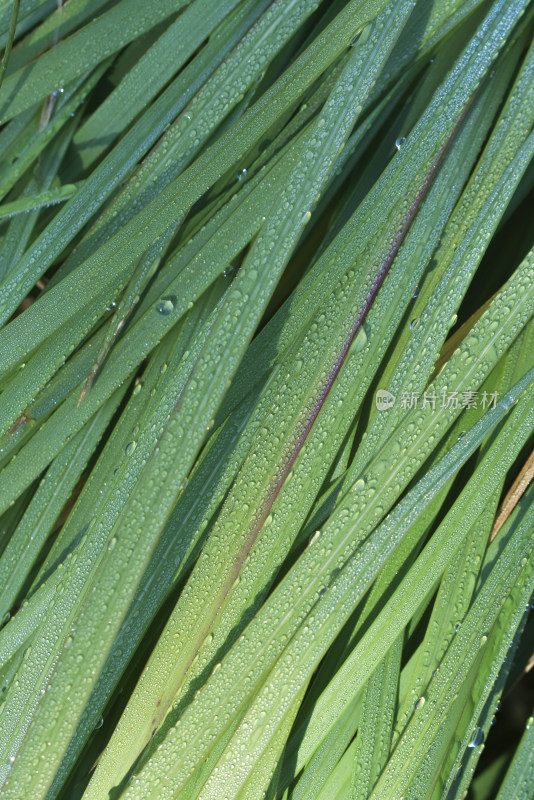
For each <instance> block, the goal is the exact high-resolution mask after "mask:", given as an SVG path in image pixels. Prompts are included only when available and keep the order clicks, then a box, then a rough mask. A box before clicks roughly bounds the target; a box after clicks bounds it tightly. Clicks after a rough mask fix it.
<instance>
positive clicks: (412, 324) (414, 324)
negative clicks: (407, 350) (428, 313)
mask: <svg viewBox="0 0 534 800" xmlns="http://www.w3.org/2000/svg"><path fill="white" fill-rule="evenodd" d="M418 324H419V320H418V319H412V321H411V322H410V330H411V331H414V330H415V329H416V328H417V326H418Z"/></svg>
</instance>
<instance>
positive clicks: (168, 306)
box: [156, 297, 176, 317]
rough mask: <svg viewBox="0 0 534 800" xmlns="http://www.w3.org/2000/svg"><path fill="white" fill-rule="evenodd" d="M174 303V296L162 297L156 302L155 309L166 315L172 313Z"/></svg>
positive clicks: (163, 315)
mask: <svg viewBox="0 0 534 800" xmlns="http://www.w3.org/2000/svg"><path fill="white" fill-rule="evenodd" d="M175 305H176V297H162V298H161V300H159V301H158V302H157V303H156V311H157V312H158V314H161V316H162V317H168V316H169V314H172V312H173V311H174V306H175Z"/></svg>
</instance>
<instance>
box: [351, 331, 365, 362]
mask: <svg viewBox="0 0 534 800" xmlns="http://www.w3.org/2000/svg"><path fill="white" fill-rule="evenodd" d="M366 344H367V332H366V330H365V326H364V327H362V328H360V330H359V331H358V333H357V334H356V336H355V338H354V341H353V342H352V344H351V346H350V354H351V355H354V353H359V352H361V350H363V348H364V347H365V345H366Z"/></svg>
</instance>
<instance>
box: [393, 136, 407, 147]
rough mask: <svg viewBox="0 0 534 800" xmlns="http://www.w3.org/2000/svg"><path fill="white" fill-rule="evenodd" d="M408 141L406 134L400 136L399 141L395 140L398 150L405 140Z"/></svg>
mask: <svg viewBox="0 0 534 800" xmlns="http://www.w3.org/2000/svg"><path fill="white" fill-rule="evenodd" d="M405 141H406V136H400V137H399V138H398V139H397V141H396V142H395V147H396V148H397V150H400V149H401V147H402V145H403V144H404V142H405Z"/></svg>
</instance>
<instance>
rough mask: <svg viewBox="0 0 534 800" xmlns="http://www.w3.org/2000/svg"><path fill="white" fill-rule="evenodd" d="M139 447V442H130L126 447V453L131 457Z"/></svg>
mask: <svg viewBox="0 0 534 800" xmlns="http://www.w3.org/2000/svg"><path fill="white" fill-rule="evenodd" d="M136 447H137V442H128V444H127V445H126V447H125V448H124V452H125V453H126V455H127V456H129V455H131V454H132V453H133V451H134V450H135V448H136Z"/></svg>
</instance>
